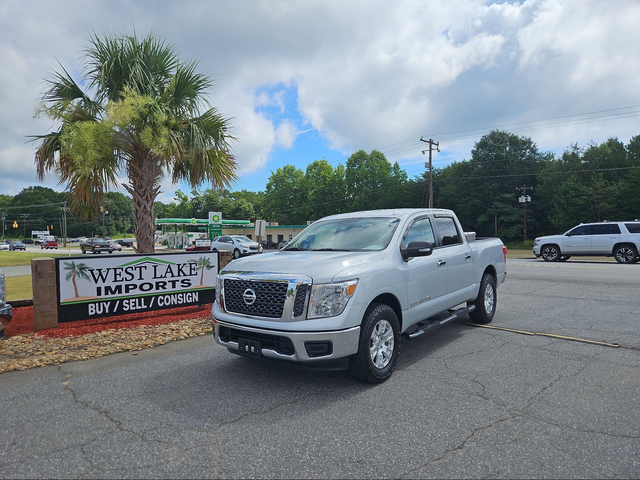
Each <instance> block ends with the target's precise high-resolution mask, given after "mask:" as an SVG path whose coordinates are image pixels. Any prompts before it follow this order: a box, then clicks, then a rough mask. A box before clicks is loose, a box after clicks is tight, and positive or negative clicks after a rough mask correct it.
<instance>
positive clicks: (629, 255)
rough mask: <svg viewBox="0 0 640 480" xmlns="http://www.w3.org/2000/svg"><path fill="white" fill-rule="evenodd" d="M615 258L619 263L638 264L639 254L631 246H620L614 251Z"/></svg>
mask: <svg viewBox="0 0 640 480" xmlns="http://www.w3.org/2000/svg"><path fill="white" fill-rule="evenodd" d="M613 256H614V257H615V259H616V262H618V263H636V261H637V259H638V254H637V252H636V249H635V248H634V247H632V246H631V245H620V246H618V247H616V249H615V250H614V251H613Z"/></svg>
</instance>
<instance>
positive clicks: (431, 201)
mask: <svg viewBox="0 0 640 480" xmlns="http://www.w3.org/2000/svg"><path fill="white" fill-rule="evenodd" d="M420 141H421V142H425V143H428V144H429V150H428V152H429V164H428V165H429V166H428V168H429V208H433V161H432V152H433V146H434V145H435V146H436V150H437V151H438V152H439V151H440V142H434V141H433V140H432V139H431V138H430V139H429V140H425V139H424V138H423V137H420ZM426 152H427V150H422V154H423V155H424V154H425V153H426ZM424 166H425V168H427V163H426V162H425V164H424Z"/></svg>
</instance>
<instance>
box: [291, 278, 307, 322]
mask: <svg viewBox="0 0 640 480" xmlns="http://www.w3.org/2000/svg"><path fill="white" fill-rule="evenodd" d="M308 288H309V285H308V284H306V283H300V284H298V288H297V291H296V300H295V302H294V304H293V316H294V317H299V316H301V315H303V314H304V305H305V300H306V299H307V290H308Z"/></svg>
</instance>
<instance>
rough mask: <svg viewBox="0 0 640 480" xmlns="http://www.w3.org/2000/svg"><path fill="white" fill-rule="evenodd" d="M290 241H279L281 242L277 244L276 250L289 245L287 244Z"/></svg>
mask: <svg viewBox="0 0 640 480" xmlns="http://www.w3.org/2000/svg"><path fill="white" fill-rule="evenodd" d="M290 241H291V240H283V241H281V242H280V243H279V244H278V248H279V249H283V248H284V247H286V246H287V245H288V244H289V242H290Z"/></svg>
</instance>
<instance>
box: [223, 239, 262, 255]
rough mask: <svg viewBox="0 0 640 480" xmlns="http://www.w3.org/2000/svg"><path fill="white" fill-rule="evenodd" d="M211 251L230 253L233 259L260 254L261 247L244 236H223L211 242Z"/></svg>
mask: <svg viewBox="0 0 640 480" xmlns="http://www.w3.org/2000/svg"><path fill="white" fill-rule="evenodd" d="M211 250H212V251H216V250H218V251H221V252H222V251H228V252H231V255H233V258H240V257H243V256H246V255H253V254H255V253H262V247H261V246H259V245H258V242H254V241H253V240H251V239H250V238H249V237H245V236H244V235H223V236H221V237H217V238H214V239H213V240H212V242H211Z"/></svg>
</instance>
